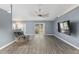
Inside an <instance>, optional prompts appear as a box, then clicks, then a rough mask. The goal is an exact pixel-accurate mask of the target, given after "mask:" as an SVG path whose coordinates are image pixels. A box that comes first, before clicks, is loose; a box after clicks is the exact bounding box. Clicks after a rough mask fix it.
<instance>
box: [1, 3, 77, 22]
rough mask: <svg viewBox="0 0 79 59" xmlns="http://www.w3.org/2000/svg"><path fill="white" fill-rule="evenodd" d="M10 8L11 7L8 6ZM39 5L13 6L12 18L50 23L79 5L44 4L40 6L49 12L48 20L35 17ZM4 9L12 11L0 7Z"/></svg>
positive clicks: (8, 9) (14, 19)
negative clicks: (34, 13)
mask: <svg viewBox="0 0 79 59" xmlns="http://www.w3.org/2000/svg"><path fill="white" fill-rule="evenodd" d="M8 6H9V5H8ZM38 6H39V5H38V4H13V5H12V17H13V21H43V20H45V21H50V20H54V18H56V17H58V16H61V15H63V14H64V13H67V12H68V11H70V10H72V9H73V8H75V7H77V6H78V5H74V4H43V5H40V6H41V8H42V9H44V10H46V11H47V12H49V13H50V14H49V17H47V18H40V17H35V16H33V15H32V14H33V12H34V11H35V10H38V8H39V7H38ZM0 7H2V8H3V9H5V10H7V11H10V9H11V8H10V6H9V8H4V7H3V6H1V5H0Z"/></svg>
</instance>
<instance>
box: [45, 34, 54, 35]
mask: <svg viewBox="0 0 79 59" xmlns="http://www.w3.org/2000/svg"><path fill="white" fill-rule="evenodd" d="M45 35H54V34H45Z"/></svg>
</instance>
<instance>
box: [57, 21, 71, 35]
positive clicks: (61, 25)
mask: <svg viewBox="0 0 79 59" xmlns="http://www.w3.org/2000/svg"><path fill="white" fill-rule="evenodd" d="M70 27H71V26H70V21H63V22H58V32H61V33H65V34H68V35H70V34H71V28H70Z"/></svg>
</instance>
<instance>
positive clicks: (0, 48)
mask: <svg viewBox="0 0 79 59" xmlns="http://www.w3.org/2000/svg"><path fill="white" fill-rule="evenodd" d="M14 42H15V40H14V41H11V42H9V43H8V44H6V45H4V46H2V47H0V50H2V49H3V48H5V47H7V46H9V45H11V44H12V43H14Z"/></svg>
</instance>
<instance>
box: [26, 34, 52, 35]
mask: <svg viewBox="0 0 79 59" xmlns="http://www.w3.org/2000/svg"><path fill="white" fill-rule="evenodd" d="M25 35H37V34H25ZM44 35H53V34H44Z"/></svg>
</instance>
